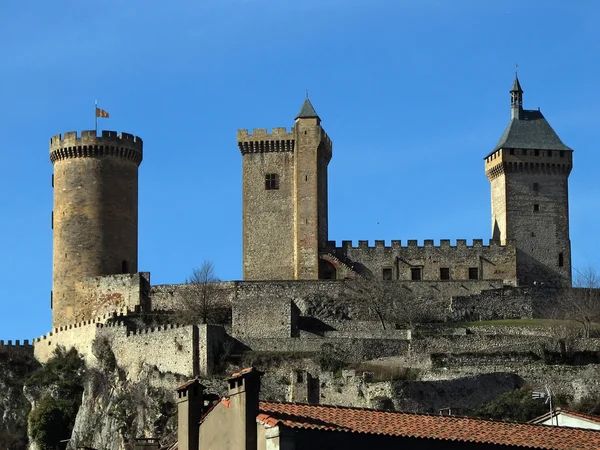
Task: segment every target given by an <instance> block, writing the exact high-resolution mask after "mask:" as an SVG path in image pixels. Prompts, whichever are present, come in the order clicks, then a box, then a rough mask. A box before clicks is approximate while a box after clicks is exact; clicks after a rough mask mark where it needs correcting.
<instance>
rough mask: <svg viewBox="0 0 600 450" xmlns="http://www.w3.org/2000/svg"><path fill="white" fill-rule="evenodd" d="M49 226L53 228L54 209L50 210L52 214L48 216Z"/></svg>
mask: <svg viewBox="0 0 600 450" xmlns="http://www.w3.org/2000/svg"><path fill="white" fill-rule="evenodd" d="M50 228H52V229H53V230H54V211H52V216H51V217H50Z"/></svg>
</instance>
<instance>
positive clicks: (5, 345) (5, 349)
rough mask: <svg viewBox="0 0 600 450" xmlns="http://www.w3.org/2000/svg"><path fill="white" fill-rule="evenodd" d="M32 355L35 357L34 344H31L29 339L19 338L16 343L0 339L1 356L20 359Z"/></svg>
mask: <svg viewBox="0 0 600 450" xmlns="http://www.w3.org/2000/svg"><path fill="white" fill-rule="evenodd" d="M31 357H33V344H30V343H29V340H28V339H25V340H24V341H20V340H18V339H17V340H16V341H14V343H13V341H10V340H9V341H3V340H0V358H8V359H11V360H20V359H22V358H31Z"/></svg>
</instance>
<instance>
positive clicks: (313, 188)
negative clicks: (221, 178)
mask: <svg viewBox="0 0 600 450" xmlns="http://www.w3.org/2000/svg"><path fill="white" fill-rule="evenodd" d="M237 139H238V147H239V149H240V152H241V153H242V216H243V217H242V228H243V276H244V280H315V279H318V278H319V250H320V249H322V248H324V247H325V244H326V243H327V167H328V164H329V161H330V160H331V154H332V144H331V140H330V139H329V137H328V136H327V134H326V133H325V130H323V128H322V127H321V119H320V118H319V116H318V115H317V113H316V111H315V109H314V108H313V106H312V104H311V103H310V100H309V99H308V98H306V100H305V101H304V104H303V105H302V109H301V110H300V112H299V113H298V115H297V117H296V121H295V124H294V127H293V128H292V130H291V131H290V132H289V133H288V132H287V131H286V129H285V128H273V131H272V133H271V134H267V130H266V129H256V130H253V132H252V134H250V133H248V130H239V131H238V133H237Z"/></svg>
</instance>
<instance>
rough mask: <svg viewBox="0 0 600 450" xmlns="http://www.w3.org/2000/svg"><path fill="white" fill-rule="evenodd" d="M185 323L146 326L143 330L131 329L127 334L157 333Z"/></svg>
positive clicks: (179, 326)
mask: <svg viewBox="0 0 600 450" xmlns="http://www.w3.org/2000/svg"><path fill="white" fill-rule="evenodd" d="M182 326H184V325H181V324H178V323H177V324H174V323H171V324H167V325H159V326H156V327H149V328H144V329H142V330H129V331H127V336H135V335H140V334H148V333H155V332H160V331H167V330H174V329H177V328H181V327H182Z"/></svg>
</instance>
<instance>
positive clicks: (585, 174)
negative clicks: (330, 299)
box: [0, 0, 600, 339]
mask: <svg viewBox="0 0 600 450" xmlns="http://www.w3.org/2000/svg"><path fill="white" fill-rule="evenodd" d="M599 16H600V2H598V1H597V0H588V1H584V0H578V1H570V2H569V1H564V0H502V1H500V0H498V1H492V0H486V1H482V0H452V1H450V0H418V1H417V0H412V1H404V0H369V1H357V0H343V1H342V0H302V1H296V2H293V1H289V0H277V1H273V0H268V1H267V0H235V1H233V0H204V1H196V0H193V1H192V0H181V1H174V2H165V1H156V0H144V1H141V0H128V1H122V0H103V1H95V0H87V1H81V0H71V1H65V0H53V1H42V0H38V1H34V2H31V1H30V2H27V1H19V2H11V1H3V2H1V4H0V55H2V69H1V70H0V100H1V105H0V118H1V120H0V132H1V134H2V137H3V139H2V146H1V147H0V152H1V156H2V161H3V170H2V177H1V179H0V186H1V189H0V204H1V207H2V220H1V221H0V227H1V230H0V249H1V252H0V283H1V286H2V289H1V291H0V292H1V296H2V303H1V305H2V312H1V313H0V338H2V339H17V338H19V339H24V338H33V337H35V336H39V335H41V334H43V333H46V332H47V331H49V330H50V327H51V312H50V300H49V299H50V295H49V294H50V289H51V278H52V274H51V271H52V231H51V229H50V213H51V211H52V188H51V185H50V175H51V173H52V165H51V163H50V161H49V158H48V142H49V138H50V137H51V136H52V135H54V134H57V133H62V132H65V131H70V130H82V129H90V128H93V125H94V119H93V107H94V98H98V100H99V106H100V107H102V108H104V109H106V110H107V111H109V112H110V114H111V118H110V119H105V120H101V122H100V125H101V128H104V129H109V130H116V131H126V132H129V133H133V134H136V135H139V136H141V137H142V138H143V139H144V161H143V163H142V165H141V167H140V185H139V190H140V196H139V199H140V204H139V212H140V214H139V247H140V254H139V268H140V270H144V271H150V272H151V273H152V281H153V283H154V284H163V283H178V282H182V281H183V280H184V279H185V278H186V276H187V275H188V274H189V273H190V271H191V269H192V268H193V267H194V266H196V265H198V264H200V263H201V261H202V260H203V259H205V258H208V259H211V260H213V261H214V263H215V265H216V269H217V273H218V275H219V276H220V277H221V278H222V279H239V278H240V277H241V187H240V186H241V157H240V154H239V151H238V149H237V146H236V130H237V129H238V128H260V127H267V128H271V127H279V126H287V127H289V126H291V125H292V124H293V119H294V117H295V114H296V113H297V112H298V110H299V108H300V106H301V104H302V101H303V99H304V95H305V91H306V90H307V89H308V90H309V92H310V98H311V100H312V102H313V104H314V106H315V108H316V110H317V112H318V113H319V115H320V116H321V118H322V121H323V122H322V124H323V126H324V128H325V129H326V131H327V133H328V134H329V135H330V136H331V138H332V139H333V142H334V155H333V159H332V161H331V164H330V166H329V175H330V178H329V180H330V185H329V205H330V211H329V214H330V230H329V234H330V238H331V239H332V240H334V239H335V240H338V241H341V240H342V239H353V240H355V241H356V240H358V239H369V240H371V241H372V240H375V239H385V240H386V241H389V240H391V239H402V240H406V239H419V240H422V239H427V238H433V239H436V240H438V239H440V238H442V239H443V238H448V239H456V238H466V239H472V238H485V239H487V238H489V236H490V233H491V225H490V193H489V185H488V181H487V179H486V178H485V175H484V169H483V157H484V156H485V155H486V154H487V153H488V152H489V151H491V149H492V148H493V147H494V145H495V143H496V141H497V140H498V138H499V137H500V135H501V134H502V131H503V130H504V128H505V126H506V125H507V123H508V119H509V94H508V90H509V89H510V86H511V84H512V81H513V76H514V64H515V63H518V64H519V77H520V80H521V84H522V86H523V89H524V91H525V94H524V103H525V107H526V108H529V109H535V108H537V107H538V106H539V107H541V109H542V112H543V113H544V115H545V116H546V118H547V119H548V120H549V122H550V124H551V125H552V126H553V127H554V129H555V130H556V132H557V133H558V134H559V136H560V137H561V138H562V140H563V141H564V142H565V143H566V144H567V145H569V146H570V147H572V148H573V149H575V155H574V164H575V168H574V170H573V173H572V174H571V178H570V201H571V203H570V206H571V211H570V217H571V239H572V247H573V264H574V266H575V267H576V268H583V267H586V266H588V265H593V266H596V267H600V242H599V241H598V236H597V233H598V231H597V230H598V225H599V223H598V222H599V220H598V219H599V217H598V211H599V206H600V195H599V194H600V188H599V186H598V173H597V169H596V167H597V164H598V161H597V155H598V152H599V150H598V147H599V142H598V141H599V135H598V129H599V125H600V112H599V111H600V87H599V86H600V84H599V82H598V80H600V73H599V71H600V50H599V43H600V31H599V30H600V28H599V27H598V23H599V21H600V17H599Z"/></svg>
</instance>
